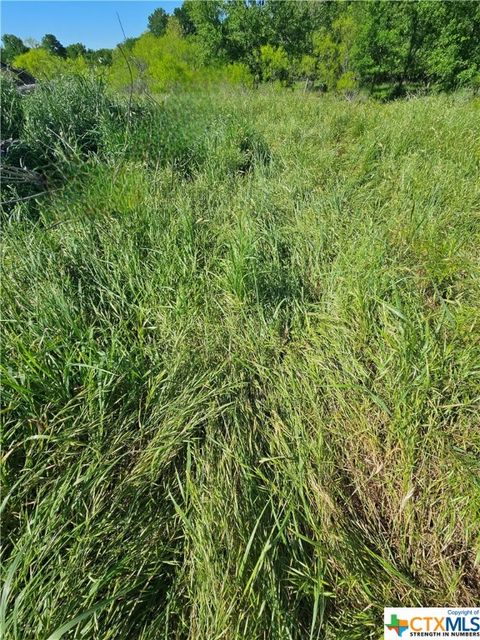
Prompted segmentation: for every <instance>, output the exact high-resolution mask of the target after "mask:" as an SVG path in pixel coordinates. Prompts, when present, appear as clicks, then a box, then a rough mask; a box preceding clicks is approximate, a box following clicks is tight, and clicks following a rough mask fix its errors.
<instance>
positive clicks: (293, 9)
mask: <svg viewBox="0 0 480 640" xmlns="http://www.w3.org/2000/svg"><path fill="white" fill-rule="evenodd" d="M147 33H148V34H149V35H151V36H152V38H157V39H158V40H161V39H162V38H166V40H165V42H158V43H156V41H155V40H152V41H151V42H150V44H151V46H152V52H151V53H150V54H149V55H148V56H147V57H148V60H149V62H148V65H147V66H148V67H149V68H152V69H153V68H155V69H157V70H158V69H160V68H162V69H164V71H163V73H164V74H166V75H167V76H168V77H172V74H173V75H175V73H174V71H173V70H174V69H177V71H178V73H179V74H180V71H179V70H180V69H181V70H182V72H181V74H180V75H181V76H182V77H183V78H186V77H188V78H191V77H193V76H195V73H194V72H195V71H196V69H197V68H198V66H199V65H203V67H205V68H206V67H209V68H211V69H212V70H214V69H217V68H223V67H225V66H228V65H239V64H240V65H241V68H242V69H245V68H246V69H248V72H249V74H250V75H251V77H253V78H254V79H255V80H256V81H257V82H261V81H276V82H280V83H282V84H287V85H288V84H293V83H294V82H296V81H302V82H305V83H306V86H310V87H314V88H317V89H322V90H345V89H348V90H350V89H353V88H361V87H364V88H366V89H368V90H370V91H372V92H376V91H382V90H384V89H382V87H383V88H385V87H386V88H387V89H386V90H387V91H388V92H389V95H391V96H392V97H393V96H396V95H401V94H402V93H403V92H404V91H405V90H406V88H407V87H408V86H410V85H412V86H421V87H426V88H430V89H435V90H453V89H455V88H457V87H461V86H473V87H477V88H478V87H480V38H478V33H480V3H479V2H449V1H448V0H418V1H416V2H411V1H409V0H399V1H397V2H389V1H387V0H370V1H369V2H355V1H353V0H339V1H338V2H325V1H320V0H318V1H316V2H308V1H299V0H185V1H184V2H183V4H182V6H180V7H177V8H176V9H175V10H174V12H173V14H171V15H169V14H167V13H166V11H165V10H164V9H162V8H157V9H155V11H153V13H152V14H151V15H150V16H149V18H148V25H147ZM141 38H143V36H139V37H137V38H129V39H127V40H126V41H124V42H123V43H122V44H121V48H122V50H123V54H124V55H127V56H133V57H135V52H137V54H138V51H139V50H142V56H143V58H142V60H143V59H144V58H145V55H146V54H145V50H144V49H143V48H142V46H143V43H144V41H143V40H142V46H140V47H139V46H137V45H138V43H139V42H140V40H141ZM2 41H3V46H2V59H3V60H4V61H5V62H11V61H13V60H14V59H16V58H17V57H18V56H20V55H21V54H25V53H26V52H27V51H28V49H29V48H28V47H27V46H26V44H25V43H24V42H22V40H21V39H20V38H18V37H17V36H15V35H12V34H6V35H4V36H3V38H2ZM173 41H175V43H176V44H175V46H174V47H173V48H172V47H171V46H170V44H168V43H170V42H173ZM119 46H120V45H119ZM40 47H41V48H42V49H44V50H45V51H47V52H48V53H49V54H51V55H54V56H57V57H60V58H68V59H72V60H75V59H77V58H79V57H82V59H84V60H85V61H86V62H87V63H88V64H90V65H99V64H101V65H111V64H113V65H117V66H118V65H122V64H123V63H124V61H123V62H122V60H121V58H122V57H123V56H122V55H119V56H117V55H116V54H115V52H113V53H112V50H108V49H102V50H99V51H96V52H95V51H92V50H89V49H87V48H86V47H85V46H84V45H83V44H82V43H75V44H70V45H68V46H66V47H65V46H63V45H62V43H61V42H59V40H58V39H57V38H56V37H55V36H54V35H53V34H46V35H45V36H44V37H43V39H42V41H41V44H40ZM34 49H36V47H33V49H32V50H34ZM167 50H168V51H169V54H168V56H169V62H167V61H166V60H165V55H166V54H165V52H166V51H167ZM190 50H192V51H193V50H194V51H195V56H194V60H193V62H190V61H187V62H186V61H185V51H190ZM154 52H156V54H155V53H154ZM155 55H157V56H159V57H158V59H155ZM34 58H35V55H34ZM36 58H38V56H36ZM23 60H25V58H23ZM142 64H147V63H145V61H143V62H142ZM185 65H186V66H185ZM187 68H188V69H187ZM232 68H233V67H232ZM239 68H240V67H239ZM167 71H168V73H167ZM192 74H193V75H192ZM243 74H244V72H243V71H242V74H241V75H242V77H243ZM114 75H115V74H114Z"/></svg>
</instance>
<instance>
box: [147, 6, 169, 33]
mask: <svg viewBox="0 0 480 640" xmlns="http://www.w3.org/2000/svg"><path fill="white" fill-rule="evenodd" d="M167 24H168V14H167V12H166V11H165V9H162V8H161V7H159V8H157V9H155V11H154V12H153V13H151V14H150V15H149V16H148V30H149V31H150V33H152V34H153V35H154V36H157V37H158V36H163V35H164V34H165V32H166V30H167Z"/></svg>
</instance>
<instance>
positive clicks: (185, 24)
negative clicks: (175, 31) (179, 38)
mask: <svg viewBox="0 0 480 640" xmlns="http://www.w3.org/2000/svg"><path fill="white" fill-rule="evenodd" d="M173 15H174V17H175V18H176V19H177V20H178V22H179V24H180V29H181V32H182V35H183V36H190V35H193V34H194V33H195V32H196V28H195V23H194V22H193V20H192V18H191V16H190V13H189V11H188V6H185V4H182V6H181V7H176V8H175V9H174V10H173Z"/></svg>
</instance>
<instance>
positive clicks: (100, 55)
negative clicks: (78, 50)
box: [86, 49, 113, 66]
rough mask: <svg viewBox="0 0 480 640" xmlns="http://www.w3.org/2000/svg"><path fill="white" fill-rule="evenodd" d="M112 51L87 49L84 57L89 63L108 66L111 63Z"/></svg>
mask: <svg viewBox="0 0 480 640" xmlns="http://www.w3.org/2000/svg"><path fill="white" fill-rule="evenodd" d="M112 54H113V52H112V50H111V49H94V50H92V49H89V50H88V51H87V54H86V59H87V61H88V62H89V63H90V64H94V65H103V66H109V65H111V64H112V59H113V55H112Z"/></svg>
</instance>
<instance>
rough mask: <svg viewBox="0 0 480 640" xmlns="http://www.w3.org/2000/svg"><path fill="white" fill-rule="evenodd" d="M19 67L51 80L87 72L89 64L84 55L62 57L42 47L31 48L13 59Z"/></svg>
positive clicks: (41, 78)
mask: <svg viewBox="0 0 480 640" xmlns="http://www.w3.org/2000/svg"><path fill="white" fill-rule="evenodd" d="M13 65H14V66H15V67H17V68H18V69H25V70H26V71H28V72H29V73H31V74H32V75H33V76H34V77H35V78H38V79H39V80H51V79H53V78H56V77H59V76H62V75H70V74H73V75H80V74H86V73H87V71H88V65H87V62H86V60H85V58H84V57H83V56H78V57H76V58H66V59H65V58H61V57H60V56H58V55H55V54H53V53H49V52H48V51H46V50H45V49H43V48H42V47H39V48H38V49H30V51H27V53H22V54H21V55H19V56H17V57H16V58H14V60H13Z"/></svg>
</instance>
